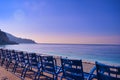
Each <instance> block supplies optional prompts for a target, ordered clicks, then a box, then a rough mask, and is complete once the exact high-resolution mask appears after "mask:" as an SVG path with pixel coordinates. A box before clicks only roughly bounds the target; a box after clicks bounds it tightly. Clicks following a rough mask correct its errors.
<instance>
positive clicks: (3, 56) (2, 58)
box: [0, 49, 7, 66]
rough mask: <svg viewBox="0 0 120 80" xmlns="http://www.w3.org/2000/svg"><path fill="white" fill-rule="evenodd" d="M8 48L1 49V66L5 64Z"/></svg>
mask: <svg viewBox="0 0 120 80" xmlns="http://www.w3.org/2000/svg"><path fill="white" fill-rule="evenodd" d="M6 50H7V49H0V58H1V66H3V64H4V63H5V61H6Z"/></svg>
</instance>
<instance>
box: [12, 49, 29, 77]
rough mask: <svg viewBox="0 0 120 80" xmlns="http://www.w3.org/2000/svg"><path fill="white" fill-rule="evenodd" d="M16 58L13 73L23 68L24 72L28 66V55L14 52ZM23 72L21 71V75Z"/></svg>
mask: <svg viewBox="0 0 120 80" xmlns="http://www.w3.org/2000/svg"><path fill="white" fill-rule="evenodd" d="M16 57H17V59H16V62H15V64H14V68H13V72H14V73H15V72H16V69H17V68H23V70H24V68H25V67H26V66H27V65H28V60H29V58H28V54H27V53H24V52H22V51H20V52H16ZM23 70H22V73H23ZM21 76H22V74H21Z"/></svg>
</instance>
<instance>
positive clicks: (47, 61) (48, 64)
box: [41, 56, 55, 73]
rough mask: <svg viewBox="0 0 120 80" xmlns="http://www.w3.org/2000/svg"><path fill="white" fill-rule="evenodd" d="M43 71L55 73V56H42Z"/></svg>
mask: <svg viewBox="0 0 120 80" xmlns="http://www.w3.org/2000/svg"><path fill="white" fill-rule="evenodd" d="M41 60H42V62H41V63H42V70H43V71H45V72H48V73H55V62H54V58H53V56H41Z"/></svg>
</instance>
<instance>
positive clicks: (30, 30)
mask: <svg viewBox="0 0 120 80" xmlns="http://www.w3.org/2000/svg"><path fill="white" fill-rule="evenodd" d="M0 29H1V30H2V31H5V32H8V33H11V34H13V35H15V36H18V37H22V38H28V39H33V40H35V41H36V42H38V43H72V44H120V0H0Z"/></svg>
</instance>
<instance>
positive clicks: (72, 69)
mask: <svg viewBox="0 0 120 80" xmlns="http://www.w3.org/2000/svg"><path fill="white" fill-rule="evenodd" d="M61 65H62V72H63V74H62V76H61V80H62V79H63V80H92V79H93V77H95V75H94V74H93V73H94V71H95V70H96V68H95V67H93V68H92V69H91V71H90V73H86V72H83V66H82V60H75V59H68V58H61Z"/></svg>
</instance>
